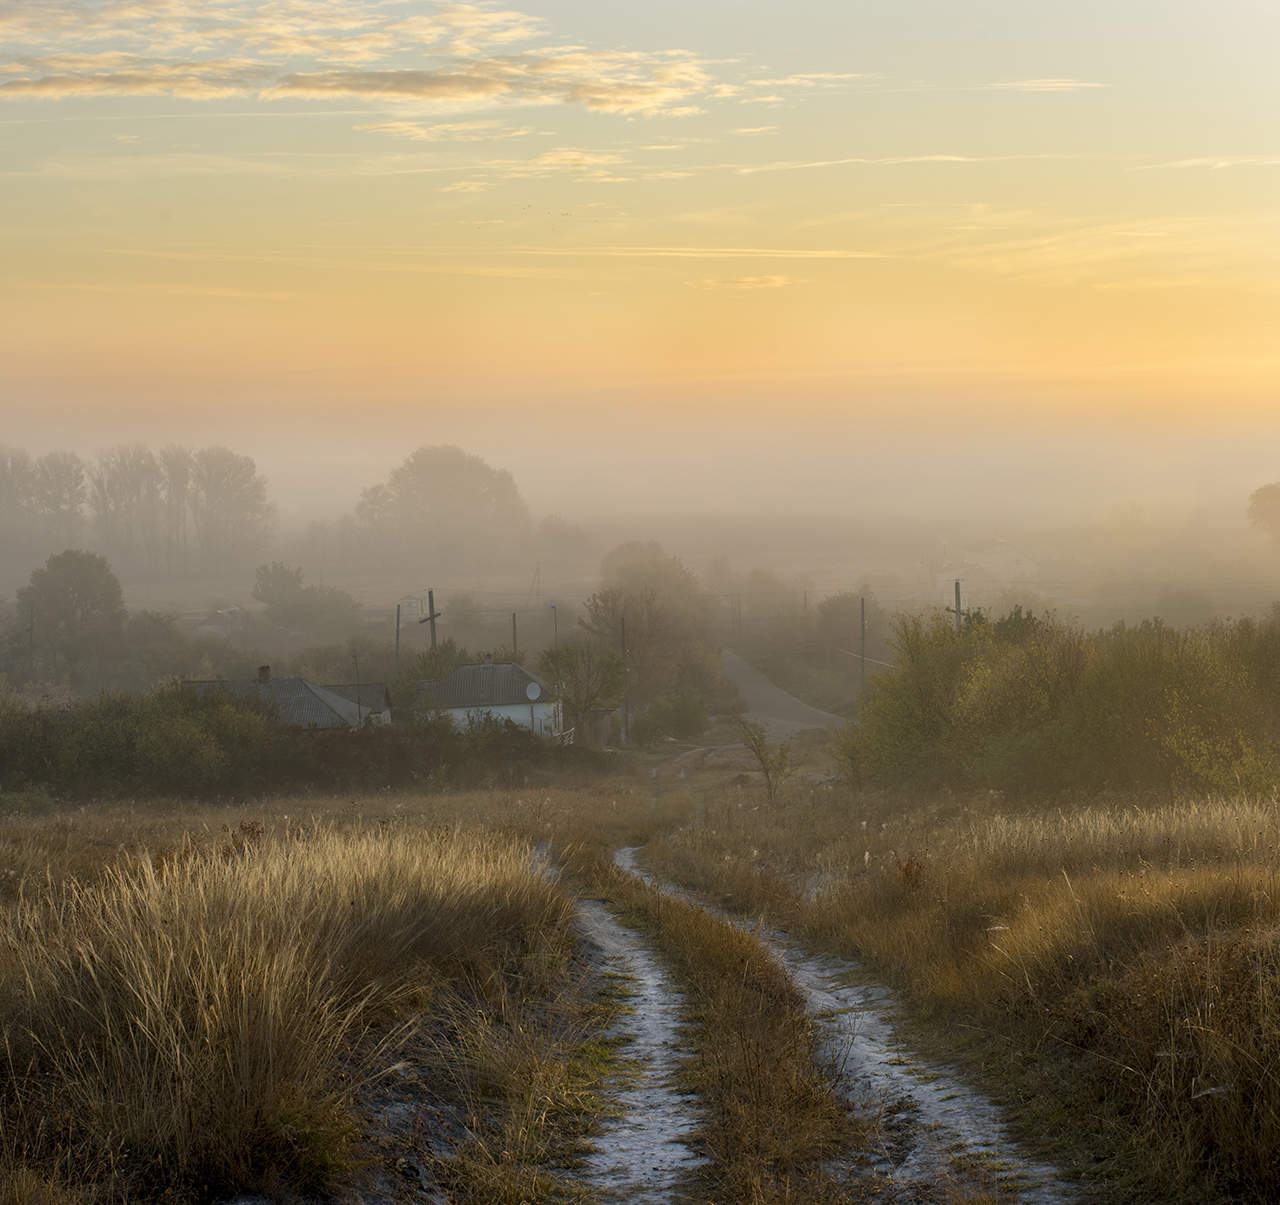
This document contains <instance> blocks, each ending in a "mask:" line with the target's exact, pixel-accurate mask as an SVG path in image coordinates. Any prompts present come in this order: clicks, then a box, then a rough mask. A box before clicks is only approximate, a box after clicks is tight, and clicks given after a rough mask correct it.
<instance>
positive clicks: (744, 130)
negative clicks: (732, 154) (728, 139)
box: [733, 126, 778, 137]
mask: <svg viewBox="0 0 1280 1205" xmlns="http://www.w3.org/2000/svg"><path fill="white" fill-rule="evenodd" d="M777 129H778V127H777V126H740V127H739V128H738V129H736V130H734V131H733V132H734V133H735V134H744V135H746V136H748V137H750V136H752V135H755V134H773V133H776V132H777Z"/></svg>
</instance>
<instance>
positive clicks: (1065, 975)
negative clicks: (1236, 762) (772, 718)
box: [650, 792, 1280, 1201]
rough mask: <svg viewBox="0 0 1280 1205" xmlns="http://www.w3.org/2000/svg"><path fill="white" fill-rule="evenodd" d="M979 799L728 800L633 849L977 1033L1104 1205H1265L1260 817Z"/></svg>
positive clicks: (1275, 1099)
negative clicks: (908, 804) (1005, 810)
mask: <svg viewBox="0 0 1280 1205" xmlns="http://www.w3.org/2000/svg"><path fill="white" fill-rule="evenodd" d="M996 806H998V801H995V802H993V801H992V800H990V799H984V800H981V801H978V802H977V803H976V804H975V805H974V807H973V808H972V809H970V810H969V811H968V814H964V809H963V808H961V807H958V806H957V805H956V803H955V801H954V800H946V801H943V803H942V804H941V805H940V806H929V805H925V806H922V807H920V808H919V809H918V811H916V812H914V814H912V813H909V812H908V813H906V814H904V813H903V812H902V811H901V810H897V809H900V808H901V804H900V803H898V804H895V805H894V807H893V809H891V808H890V807H889V805H888V804H887V801H885V800H876V799H875V798H874V797H868V798H863V799H860V800H857V801H855V802H854V803H853V804H852V805H851V803H850V801H849V799H848V798H847V797H841V798H837V797H836V796H834V795H831V796H826V797H823V796H820V795H819V796H814V795H811V794H808V793H804V792H796V793H795V794H794V795H793V796H792V798H791V802H790V803H789V804H788V805H786V806H784V807H782V808H780V809H779V810H777V811H776V812H773V813H767V812H765V811H764V809H761V808H759V800H758V797H755V798H752V797H750V796H741V797H734V796H732V795H729V796H726V797H724V798H723V799H722V800H721V802H720V803H719V804H718V805H717V806H714V807H712V808H710V809H709V813H708V823H707V824H706V825H704V826H691V827H688V828H686V829H684V830H681V831H676V832H673V833H671V834H669V835H668V836H666V837H665V838H663V839H661V840H659V841H657V842H655V843H654V845H653V846H652V847H651V850H650V856H651V859H652V860H653V861H654V862H655V863H656V864H658V865H660V866H661V867H662V869H663V870H664V872H665V873H668V874H670V875H672V876H673V877H675V878H678V879H679V880H681V881H683V882H685V883H688V884H690V885H693V886H697V887H699V888H700V889H702V890H706V891H710V892H713V893H716V894H718V895H719V896H720V897H721V898H722V899H723V900H724V901H725V902H727V903H730V904H733V905H735V906H737V907H739V908H741V909H743V910H749V911H761V910H763V911H765V912H767V913H769V914H771V915H772V916H774V917H775V918H776V919H778V920H779V921H781V922H782V923H785V924H788V925H790V926H792V927H793V928H796V929H799V930H802V931H804V932H806V933H807V934H808V935H809V936H810V937H811V938H812V939H813V940H817V941H822V942H824V943H827V944H829V945H830V946H832V947H834V948H837V949H839V950H841V951H844V952H848V953H856V954H860V955H862V956H864V957H870V958H872V959H874V960H875V962H876V963H877V964H878V965H879V966H880V967H881V968H882V969H883V970H884V971H885V973H887V974H888V975H889V976H890V977H891V978H892V979H894V980H895V981H896V982H897V983H898V984H899V985H900V986H902V987H903V988H904V989H906V991H907V992H908V994H909V997H910V998H911V999H913V1000H914V1001H916V1002H917V1003H919V1004H922V1005H924V1006H926V1007H927V1008H928V1009H929V1010H930V1011H931V1012H932V1013H933V1015H934V1016H935V1018H943V1019H946V1020H947V1021H948V1022H949V1023H954V1022H955V1021H960V1022H961V1023H963V1026H964V1028H963V1029H961V1030H958V1031H957V1030H952V1034H953V1036H954V1035H955V1034H957V1033H961V1034H963V1033H969V1034H972V1033H982V1034H985V1035H987V1037H988V1039H990V1042H991V1043H994V1045H985V1046H984V1047H983V1055H984V1057H986V1058H987V1059H988V1060H994V1063H991V1064H989V1066H990V1065H998V1066H1000V1067H1002V1069H1003V1072H1006V1073H1008V1074H1007V1075H1006V1077H1005V1087H1006V1088H1008V1089H1009V1090H1010V1091H1012V1092H1013V1093H1014V1094H1015V1095H1020V1096H1021V1103H1022V1106H1023V1107H1025V1108H1026V1109H1027V1110H1029V1112H1030V1115H1032V1116H1035V1117H1037V1118H1038V1119H1039V1121H1040V1123H1041V1124H1044V1125H1052V1126H1053V1127H1054V1128H1055V1129H1056V1130H1060V1131H1062V1132H1064V1133H1068V1134H1074V1135H1075V1136H1076V1137H1077V1138H1078V1139H1080V1143H1081V1145H1080V1146H1079V1147H1078V1148H1077V1149H1078V1151H1079V1150H1080V1149H1087V1150H1088V1152H1089V1155H1090V1157H1091V1158H1093V1159H1094V1160H1095V1167H1101V1168H1103V1169H1104V1170H1105V1171H1106V1173H1107V1182H1108V1185H1109V1187H1108V1188H1106V1189H1105V1191H1104V1190H1103V1189H1099V1190H1098V1191H1099V1194H1100V1196H1101V1198H1103V1199H1105V1197H1106V1195H1107V1194H1111V1195H1114V1196H1116V1197H1119V1198H1124V1197H1126V1194H1128V1195H1129V1196H1130V1198H1131V1199H1139V1200H1140V1199H1151V1196H1150V1194H1151V1193H1152V1192H1153V1191H1156V1192H1157V1195H1158V1196H1159V1198H1160V1199H1167V1200H1171V1201H1173V1200H1225V1199H1233V1198H1234V1197H1236V1196H1239V1197H1240V1198H1241V1199H1263V1198H1265V1197H1266V1195H1267V1193H1268V1192H1270V1191H1271V1186H1273V1185H1274V1184H1275V1183H1276V1182H1277V1181H1278V1180H1280V1070H1278V1068H1280V807H1278V806H1277V804H1276V803H1275V802H1273V801H1269V800H1256V799H1254V800H1249V799H1242V800H1230V799H1202V800H1187V801H1184V802H1182V803H1179V804H1176V805H1171V806H1166V807H1157V808H1132V807H1128V808H1126V807H1116V808H1104V807H1081V808H1075V809H1071V810H1063V811H1059V812H1055V813H1039V814H1025V815H1008V814H999V813H996V812H994V811H993V808H994V807H996ZM753 809H755V810H753ZM957 813H960V814H957ZM944 816H945V817H946V818H943V817H944ZM864 822H865V823H864ZM993 1051H994V1053H993ZM1153 1185H1154V1186H1157V1187H1156V1188H1154V1189H1153ZM1126 1186H1127V1187H1126Z"/></svg>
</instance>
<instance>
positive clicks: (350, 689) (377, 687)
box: [321, 682, 391, 715]
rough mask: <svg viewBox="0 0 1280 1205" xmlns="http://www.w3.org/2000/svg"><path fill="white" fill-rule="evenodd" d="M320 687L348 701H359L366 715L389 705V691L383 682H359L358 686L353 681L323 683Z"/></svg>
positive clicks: (385, 708)
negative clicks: (334, 683) (335, 684)
mask: <svg viewBox="0 0 1280 1205" xmlns="http://www.w3.org/2000/svg"><path fill="white" fill-rule="evenodd" d="M321 689H322V690H327V691H329V692H330V693H331V694H335V695H337V696H338V697H339V698H342V699H346V700H347V702H348V703H359V704H360V707H361V709H362V710H363V711H364V713H365V714H366V715H367V714H368V713H369V712H371V711H386V710H388V709H389V708H390V706H391V691H390V690H388V689H387V685H386V683H385V682H361V683H360V685H359V686H356V685H355V683H343V684H342V685H339V686H333V685H331V684H329V683H325V685H324V686H323V687H321Z"/></svg>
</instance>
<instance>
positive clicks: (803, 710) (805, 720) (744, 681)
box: [721, 649, 845, 741]
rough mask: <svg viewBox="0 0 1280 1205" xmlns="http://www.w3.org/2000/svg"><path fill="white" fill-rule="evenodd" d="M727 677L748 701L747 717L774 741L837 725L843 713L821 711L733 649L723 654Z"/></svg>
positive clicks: (842, 721) (840, 722)
mask: <svg viewBox="0 0 1280 1205" xmlns="http://www.w3.org/2000/svg"><path fill="white" fill-rule="evenodd" d="M721 659H722V662H723V665H724V673H725V677H727V678H728V679H729V680H730V681H731V682H733V683H735V684H736V685H737V687H738V689H739V690H740V691H742V697H743V698H744V699H745V700H746V701H747V719H749V720H753V721H754V722H755V723H757V724H761V725H763V726H764V729H765V731H766V732H767V733H768V734H769V737H770V738H771V739H772V740H775V741H779V740H785V739H786V738H787V737H790V736H795V734H796V733H797V732H804V731H806V730H808V729H812V728H838V727H839V726H840V725H841V724H843V723H844V722H845V720H844V717H843V716H838V715H834V714H832V713H831V712H830V711H820V710H819V709H818V708H816V707H810V706H809V704H808V703H802V702H801V701H800V700H799V699H797V698H796V697H795V695H789V694H787V692H786V691H785V690H783V689H781V688H780V687H778V686H775V685H774V684H773V683H772V682H770V681H769V679H768V678H766V677H765V676H764V674H762V673H761V672H760V671H759V670H758V669H756V668H755V666H753V665H750V664H748V663H747V662H746V661H744V660H743V659H742V658H741V657H739V656H738V654H737V653H735V652H734V651H733V650H732V649H725V650H724V652H723V653H721Z"/></svg>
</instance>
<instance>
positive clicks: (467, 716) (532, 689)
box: [419, 661, 563, 739]
mask: <svg viewBox="0 0 1280 1205" xmlns="http://www.w3.org/2000/svg"><path fill="white" fill-rule="evenodd" d="M419 689H420V691H421V694H422V697H423V701H424V703H425V704H426V705H427V706H429V707H431V708H432V709H434V710H435V711H438V712H440V713H441V714H443V715H447V716H448V717H449V718H450V719H451V720H452V721H453V724H454V727H456V728H465V727H466V725H467V724H468V722H469V721H470V720H471V719H472V718H473V717H474V718H477V719H478V718H481V717H483V716H493V717H494V718H495V719H499V720H510V721H511V722H512V723H513V724H516V725H518V726H519V727H521V728H528V729H529V730H530V731H531V732H533V733H535V734H537V735H538V736H545V737H548V738H557V739H559V738H561V737H562V735H563V732H562V730H563V721H562V711H561V707H560V703H559V701H558V700H557V699H555V698H553V697H552V692H551V691H550V690H549V689H548V688H547V685H546V683H545V682H543V681H542V680H541V679H540V678H538V677H537V676H536V675H535V674H531V673H530V672H529V671H528V670H527V669H525V668H524V666H522V665H516V664H515V663H514V662H493V661H486V662H484V663H482V664H478V665H460V666H458V668H457V669H455V670H454V671H453V672H452V673H450V674H447V675H446V676H445V677H443V678H437V679H435V680H433V681H429V682H421V683H419Z"/></svg>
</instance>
